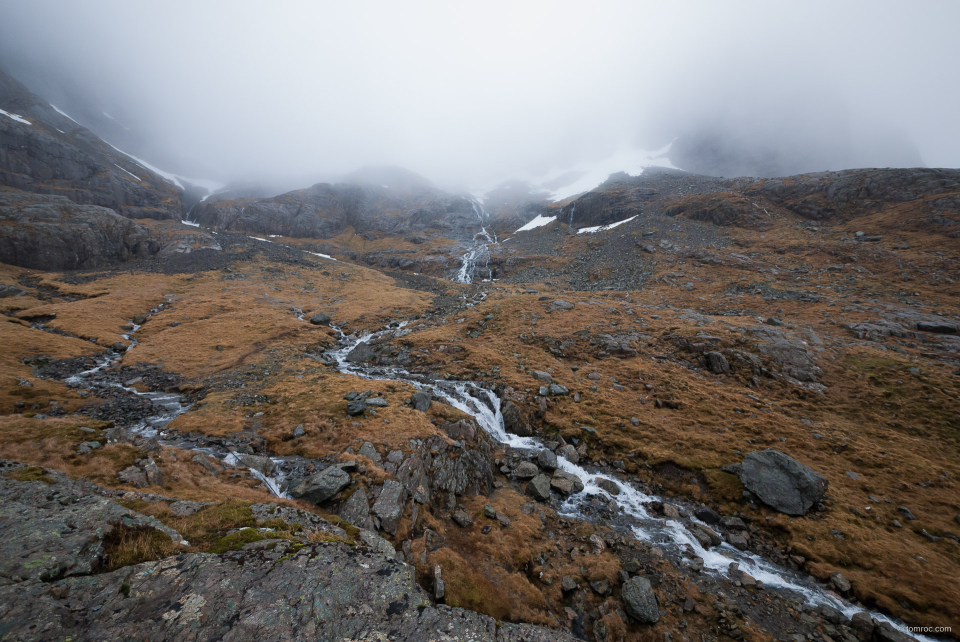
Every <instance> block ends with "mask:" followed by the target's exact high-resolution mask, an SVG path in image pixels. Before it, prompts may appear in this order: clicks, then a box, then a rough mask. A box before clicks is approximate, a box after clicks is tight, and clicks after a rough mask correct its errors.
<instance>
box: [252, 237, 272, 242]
mask: <svg viewBox="0 0 960 642" xmlns="http://www.w3.org/2000/svg"><path fill="white" fill-rule="evenodd" d="M247 238H248V239H253V240H254V241H263V242H264V243H273V241H271V240H270V239H262V238H260V237H258V236H248V237H247Z"/></svg>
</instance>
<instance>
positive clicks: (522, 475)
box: [513, 461, 540, 479]
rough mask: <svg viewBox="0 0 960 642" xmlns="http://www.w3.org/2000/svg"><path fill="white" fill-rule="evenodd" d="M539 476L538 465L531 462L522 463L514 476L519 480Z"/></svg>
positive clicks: (515, 470) (515, 469) (514, 472)
mask: <svg viewBox="0 0 960 642" xmlns="http://www.w3.org/2000/svg"><path fill="white" fill-rule="evenodd" d="M539 474H540V469H539V468H537V465H536V464H532V463H530V462H529V461H523V462H520V463H519V464H518V465H517V467H516V468H514V469H513V476H514V477H516V478H517V479H532V478H534V477H536V476H537V475H539Z"/></svg>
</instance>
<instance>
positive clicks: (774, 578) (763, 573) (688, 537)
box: [329, 322, 936, 642]
mask: <svg viewBox="0 0 960 642" xmlns="http://www.w3.org/2000/svg"><path fill="white" fill-rule="evenodd" d="M406 325H407V322H403V323H400V324H391V326H392V327H388V328H385V329H383V330H380V331H378V332H374V333H369V334H364V335H362V336H359V337H356V336H349V337H348V336H346V335H344V334H343V332H342V331H340V329H339V328H337V327H336V326H333V327H334V329H336V330H337V331H338V332H340V334H341V341H342V342H343V347H341V348H340V349H338V350H336V351H333V352H330V353H329V354H330V356H331V357H333V358H335V359H336V360H337V363H338V364H339V367H340V369H341V371H343V372H346V373H349V374H353V375H356V376H359V377H363V378H365V379H372V380H381V381H383V380H386V381H399V382H404V383H407V384H410V385H412V386H413V387H415V388H417V389H418V390H425V391H429V392H431V393H432V394H434V395H436V396H437V397H440V398H441V399H443V400H444V401H446V402H447V403H448V404H450V405H451V406H453V407H454V408H457V409H458V410H461V411H462V412H465V413H467V414H468V415H470V416H472V417H473V418H474V419H475V420H476V422H477V424H478V425H480V427H482V428H483V429H484V430H485V431H486V432H487V433H488V434H490V436H492V437H493V438H494V439H496V440H497V441H499V442H500V443H502V444H504V445H506V446H509V447H511V448H516V449H520V450H532V451H539V450H543V449H544V448H545V446H544V445H543V444H542V443H541V442H540V441H539V440H537V439H535V438H533V437H519V436H517V435H514V434H511V433H508V432H507V431H506V429H505V428H504V423H503V415H502V414H501V412H500V399H499V398H498V397H497V395H496V394H495V393H494V392H493V391H491V390H488V389H486V388H484V387H481V386H479V385H477V384H475V383H473V382H470V381H431V380H427V379H425V378H423V377H421V376H419V375H414V374H411V373H409V372H407V371H406V370H403V369H402V368H394V367H386V368H385V367H376V366H368V365H363V364H355V363H351V362H349V361H347V360H346V357H347V355H348V354H349V353H350V352H351V351H352V350H353V349H354V348H356V347H357V346H358V345H359V344H361V343H368V342H370V341H374V340H376V339H378V338H381V337H385V336H387V337H399V336H403V335H405V334H408V333H409V332H410V331H409V330H406V329H404V326H406ZM557 461H558V464H559V467H560V469H561V470H563V471H564V472H567V473H570V474H572V475H575V476H576V477H577V478H578V479H579V480H580V481H581V483H582V484H583V486H584V488H583V491H581V492H579V493H577V494H575V495H571V496H570V497H568V498H567V499H566V500H565V501H564V503H563V504H562V505H561V507H560V513H561V514H562V515H565V516H568V517H575V518H579V519H583V520H585V521H589V519H588V517H587V516H586V515H585V514H584V512H583V511H582V510H581V507H582V506H583V504H584V503H585V502H586V501H588V500H589V499H590V498H591V497H595V496H600V497H602V498H603V499H604V501H605V502H610V501H613V502H616V504H617V506H618V507H619V509H620V510H621V511H622V512H623V513H624V514H626V515H627V516H629V517H630V518H631V521H633V522H634V524H633V526H632V530H633V533H634V534H635V535H636V537H637V538H638V539H641V540H645V541H649V542H653V543H655V544H657V545H658V546H660V547H661V548H663V549H666V550H667V551H668V552H672V553H673V554H674V555H675V556H679V557H682V556H683V554H684V553H688V554H692V555H695V556H698V557H700V558H701V559H702V560H703V566H704V570H705V571H706V572H710V573H714V574H717V575H721V576H724V577H728V578H729V577H730V565H731V563H733V562H736V563H737V564H739V570H740V571H743V572H745V573H747V574H749V575H751V576H752V577H754V578H755V579H757V580H760V581H762V582H763V583H764V585H765V586H766V587H770V588H777V589H782V590H786V591H790V592H791V593H793V594H794V596H795V597H796V599H799V600H802V601H804V602H805V603H807V604H809V605H812V606H818V605H821V604H824V605H828V606H831V607H833V608H835V609H838V610H840V611H842V612H843V613H844V615H846V616H847V617H851V616H852V615H853V614H855V613H858V612H860V611H867V612H868V613H869V614H870V616H871V617H873V618H875V619H877V620H881V621H884V622H888V623H889V624H891V625H892V626H893V627H895V628H896V629H898V630H900V631H901V632H903V633H906V634H908V635H911V636H913V637H914V638H916V639H918V640H922V641H924V642H936V641H935V640H934V639H933V638H930V637H927V636H923V635H918V634H916V633H911V632H910V631H909V630H908V629H907V627H906V625H904V624H903V623H902V622H900V621H899V620H895V619H893V618H890V617H887V616H886V615H883V614H882V613H878V612H875V611H869V610H867V609H863V608H860V607H857V606H854V605H853V604H850V603H849V602H846V601H843V600H840V599H837V598H836V597H835V596H834V595H832V594H830V593H829V592H827V590H826V589H825V588H823V587H822V586H820V585H818V584H816V583H815V582H814V581H811V580H809V579H806V578H805V577H801V576H800V575H799V574H798V573H796V572H794V571H792V570H788V569H784V568H781V567H779V566H777V565H775V564H773V563H771V562H769V561H767V560H765V559H764V558H762V557H760V556H758V555H756V554H754V553H751V552H749V551H740V550H737V549H736V548H734V547H733V546H731V545H730V544H727V543H726V542H724V543H722V544H721V545H719V546H714V547H712V548H710V549H705V548H704V547H703V546H702V545H701V544H700V542H699V541H697V539H696V538H695V537H693V535H692V534H691V533H690V532H689V531H688V530H687V529H686V528H685V527H684V525H683V524H682V523H681V522H679V521H676V520H666V519H661V518H658V517H655V516H652V515H651V514H650V513H649V512H648V511H647V509H646V505H647V504H650V503H651V502H654V501H663V499H662V498H660V497H657V496H654V495H647V494H646V493H644V492H642V491H640V490H638V489H637V488H635V487H634V486H632V485H631V484H629V483H626V482H623V481H621V480H619V479H617V478H615V477H613V476H611V475H607V474H604V473H601V472H590V471H588V470H587V469H586V468H584V467H582V466H579V465H577V464H574V463H572V462H570V461H568V460H567V459H565V458H563V457H559V456H558V457H557ZM601 479H603V480H607V481H609V482H612V483H614V484H616V486H617V487H618V488H619V489H620V493H619V494H618V495H611V494H610V493H608V492H607V491H605V490H604V489H602V488H600V486H598V485H597V482H598V481H599V480H601ZM690 521H691V522H694V523H700V524H702V523H703V522H700V520H698V519H696V518H695V517H694V518H691V520H690ZM704 525H705V524H704Z"/></svg>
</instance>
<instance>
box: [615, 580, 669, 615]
mask: <svg viewBox="0 0 960 642" xmlns="http://www.w3.org/2000/svg"><path fill="white" fill-rule="evenodd" d="M620 595H621V597H622V598H623V605H624V607H625V609H626V611H627V613H628V614H629V615H630V617H632V618H634V619H636V620H638V621H639V622H642V623H644V624H654V623H655V622H656V621H657V620H659V619H660V609H659V607H658V606H657V596H656V595H654V594H653V588H652V587H651V586H650V580H648V579H647V578H645V577H639V576H638V577H632V578H630V579H629V580H627V581H626V582H624V584H623V586H622V587H621V589H620Z"/></svg>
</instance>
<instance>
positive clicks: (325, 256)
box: [304, 250, 337, 261]
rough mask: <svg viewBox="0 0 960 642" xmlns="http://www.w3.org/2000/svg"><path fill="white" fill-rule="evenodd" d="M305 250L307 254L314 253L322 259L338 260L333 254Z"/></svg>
mask: <svg viewBox="0 0 960 642" xmlns="http://www.w3.org/2000/svg"><path fill="white" fill-rule="evenodd" d="M304 252H306V253H307V254H313V255H314V256H319V257H320V258H322V259H330V260H331V261H336V260H337V259H335V258H333V257H332V256H330V255H329V254H320V252H309V251H307V250H304Z"/></svg>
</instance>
